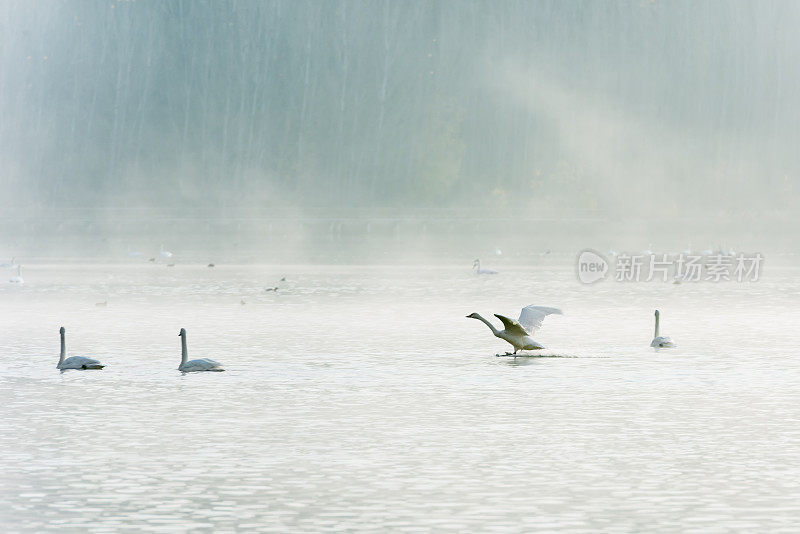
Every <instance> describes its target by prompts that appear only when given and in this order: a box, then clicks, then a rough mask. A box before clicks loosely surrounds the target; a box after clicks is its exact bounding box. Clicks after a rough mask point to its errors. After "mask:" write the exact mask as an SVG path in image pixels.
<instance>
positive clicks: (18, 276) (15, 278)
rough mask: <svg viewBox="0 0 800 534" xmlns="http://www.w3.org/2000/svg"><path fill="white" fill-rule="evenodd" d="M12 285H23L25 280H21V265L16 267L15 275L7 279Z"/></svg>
mask: <svg viewBox="0 0 800 534" xmlns="http://www.w3.org/2000/svg"><path fill="white" fill-rule="evenodd" d="M8 281H9V282H11V283H12V284H24V283H25V280H23V279H22V265H17V274H15V275H14V276H12V277H11V278H9V279H8Z"/></svg>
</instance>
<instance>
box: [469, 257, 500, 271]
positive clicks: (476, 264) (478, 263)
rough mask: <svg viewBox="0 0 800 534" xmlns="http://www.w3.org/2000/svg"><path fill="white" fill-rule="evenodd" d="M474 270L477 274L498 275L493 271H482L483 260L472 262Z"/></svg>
mask: <svg viewBox="0 0 800 534" xmlns="http://www.w3.org/2000/svg"><path fill="white" fill-rule="evenodd" d="M472 270H473V271H475V274H497V271H493V270H492V269H481V260H475V261H473V262H472Z"/></svg>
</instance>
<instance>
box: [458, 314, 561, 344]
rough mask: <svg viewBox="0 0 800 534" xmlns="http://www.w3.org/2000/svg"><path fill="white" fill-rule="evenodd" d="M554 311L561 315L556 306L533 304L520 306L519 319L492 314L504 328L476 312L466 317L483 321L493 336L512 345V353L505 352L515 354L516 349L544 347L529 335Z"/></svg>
mask: <svg viewBox="0 0 800 534" xmlns="http://www.w3.org/2000/svg"><path fill="white" fill-rule="evenodd" d="M554 313H555V314H559V315H563V312H562V311H561V310H559V309H558V308H548V307H546V306H533V305H530V306H525V307H524V308H522V313H520V314H519V321H515V320H513V319H509V318H508V317H504V316H502V315H498V314H494V316H495V317H497V318H498V319H500V320H501V321H502V322H503V326H504V327H505V330H498V329H497V328H495V327H494V325H492V323H490V322H489V321H487V320H486V319H484V318H483V317H481V316H480V314H477V313H471V314H469V315H467V318H469V319H477V320H479V321H481V322H483V324H485V325H486V326H488V327H489V329H490V330H491V331H492V334H494V335H495V337H499V338H500V339H504V340H505V341H508V342H509V343H511V345H512V346H513V347H514V352H513V353H508V352H507V353H506V354H516V353H517V351H518V350H539V349H543V348H545V347H544V345H542V344H540V343H538V342H537V341H535V340H534V339H533V338H532V337H531V336H532V335H533V334H534V332H535V331H536V329H538V328H540V327H541V326H542V321H543V320H544V318H545V317H547V316H548V315H550V314H554Z"/></svg>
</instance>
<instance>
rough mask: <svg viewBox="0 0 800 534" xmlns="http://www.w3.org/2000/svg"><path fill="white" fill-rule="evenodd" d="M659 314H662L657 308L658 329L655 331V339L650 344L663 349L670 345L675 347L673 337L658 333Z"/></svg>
mask: <svg viewBox="0 0 800 534" xmlns="http://www.w3.org/2000/svg"><path fill="white" fill-rule="evenodd" d="M659 315H660V314H659V313H658V310H656V330H655V333H654V334H653V341H651V342H650V346H651V347H656V348H662V349H667V348H670V347H674V346H675V343H673V342H672V339H670V338H669V337H667V336H659V335H658V318H659Z"/></svg>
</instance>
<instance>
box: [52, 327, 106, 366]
mask: <svg viewBox="0 0 800 534" xmlns="http://www.w3.org/2000/svg"><path fill="white" fill-rule="evenodd" d="M58 332H59V333H60V334H61V355H60V356H59V357H58V365H57V366H56V369H62V370H63V369H102V368H103V367H105V365H103V364H102V363H100V362H98V361H97V360H93V359H91V358H84V357H83V356H70V357H69V358H67V359H66V360H65V359H64V358H66V356H67V342H66V340H65V336H64V334H65V332H66V331H65V330H64V327H63V326H62V327H61V329H59V331H58Z"/></svg>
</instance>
